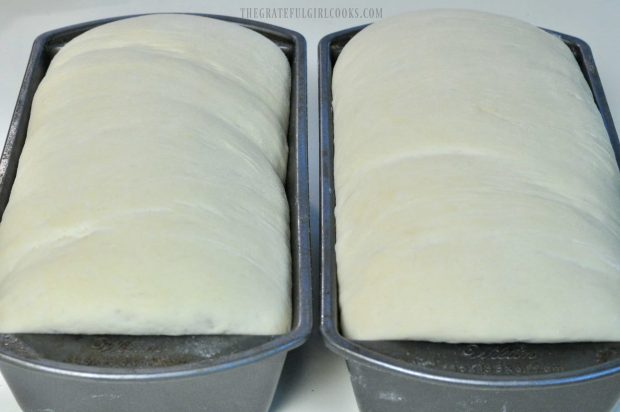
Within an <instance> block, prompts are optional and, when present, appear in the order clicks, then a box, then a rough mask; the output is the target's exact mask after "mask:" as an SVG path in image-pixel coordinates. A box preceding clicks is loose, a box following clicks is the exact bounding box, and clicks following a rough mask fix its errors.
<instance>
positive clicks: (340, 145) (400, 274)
mask: <svg viewBox="0 0 620 412" xmlns="http://www.w3.org/2000/svg"><path fill="white" fill-rule="evenodd" d="M332 86H333V96H334V101H333V107H334V126H335V159H334V161H335V184H336V222H337V245H336V253H337V264H338V282H339V292H340V293H339V299H340V310H341V319H342V326H343V329H344V333H345V334H346V335H347V336H348V337H350V338H354V339H411V340H431V341H446V342H480V343H483V342H506V341H530V342H560V341H606V340H620V173H619V172H618V166H617V164H616V160H615V157H614V153H613V150H612V147H611V144H610V142H609V137H608V135H607V133H606V131H605V128H604V126H603V122H602V120H601V116H600V113H599V112H598V110H597V107H596V105H595V104H594V101H593V98H592V94H591V92H590V90H589V88H588V85H587V83H586V81H585V80H584V77H583V75H582V73H581V71H580V69H579V67H578V65H577V63H576V61H575V59H574V58H573V55H572V54H571V52H570V50H569V49H568V48H567V47H566V46H565V45H564V44H563V42H562V41H560V40H559V39H558V38H556V37H554V36H552V35H550V34H547V33H545V32H543V31H542V30H540V29H538V28H536V27H534V26H532V25H530V24H527V23H524V22H521V21H518V20H515V19H512V18H507V17H501V16H495V15H490V14H485V13H478V12H472V11H453V10H436V11H426V12H419V13H412V14H406V15H401V16H398V17H394V18H390V19H386V20H384V21H381V22H379V23H376V24H373V25H371V26H370V27H368V28H367V29H365V30H363V31H362V32H361V33H359V34H358V35H356V36H355V37H354V38H353V39H352V40H351V41H350V42H349V43H348V44H347V45H346V47H345V48H344V50H343V52H342V54H341V55H340V57H339V58H338V60H337V63H336V67H335V69H334V76H333V84H332Z"/></svg>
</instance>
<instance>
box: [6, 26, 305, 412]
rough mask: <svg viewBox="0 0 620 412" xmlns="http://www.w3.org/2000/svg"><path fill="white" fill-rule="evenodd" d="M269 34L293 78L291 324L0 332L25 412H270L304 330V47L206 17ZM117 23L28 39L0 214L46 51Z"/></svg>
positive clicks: (290, 37) (271, 29) (10, 378)
mask: <svg viewBox="0 0 620 412" xmlns="http://www.w3.org/2000/svg"><path fill="white" fill-rule="evenodd" d="M200 16H205V17H211V18H215V19H219V20H226V21H230V22H234V23H238V24H240V25H242V26H245V27H247V28H249V29H251V30H254V31H256V32H258V33H261V34H262V35H264V36H266V37H268V38H269V39H270V40H272V41H273V42H274V43H276V44H277V45H278V46H279V47H280V48H281V50H282V51H283V52H284V53H285V54H286V56H287V58H288V60H289V62H290V65H291V73H292V85H291V86H292V87H291V111H290V112H291V114H290V123H289V131H288V145H289V158H288V175H287V180H286V194H287V196H288V200H289V206H290V224H291V227H290V232H291V245H290V246H291V254H292V285H293V286H292V296H291V297H292V302H293V322H292V326H291V331H290V332H289V333H287V334H284V335H275V336H245V335H234V336H233V335H217V336H216V335H213V336H208V335H200V336H198V335H196V336H117V335H99V336H93V335H47V334H11V335H6V334H5V335H0V369H1V370H2V374H3V375H4V377H5V379H6V381H7V383H8V384H9V386H10V388H11V390H12V391H13V394H14V395H15V398H16V399H17V402H18V403H19V405H20V406H21V407H22V409H23V410H24V411H48V412H53V411H56V412H111V411H114V412H154V411H155V412H171V411H244V412H246V411H256V412H259V411H260V412H265V411H267V410H268V408H269V406H270V404H271V400H272V398H273V395H274V392H275V389H276V386H277V382H278V379H279V376H280V372H281V369H282V366H283V364H284V359H285V357H286V353H287V352H288V351H289V350H291V349H293V348H295V347H297V346H299V345H301V344H302V343H303V342H304V341H305V340H306V339H307V337H308V335H309V333H310V330H311V326H312V312H311V281H310V238H309V199H308V162H307V106H306V44H305V40H304V38H303V36H301V35H300V34H298V33H296V32H293V31H290V30H285V29H282V28H279V27H275V26H272V25H268V24H264V23H259V22H254V21H250V20H244V19H238V18H231V17H224V16H212V15H206V14H200ZM127 17H133V16H124V17H116V18H110V19H105V20H98V21H94V22H89V23H84V24H78V25H75V26H70V27H66V28H62V29H59V30H54V31H51V32H47V33H44V34H42V35H41V36H39V37H38V38H37V39H36V40H35V42H34V46H33V49H32V53H31V55H30V60H29V62H28V66H27V69H26V74H25V77H24V81H23V84H22V87H21V90H20V91H19V96H18V101H17V105H16V108H15V112H14V115H13V119H12V121H11V124H10V128H9V133H8V137H7V140H6V144H5V146H4V152H3V153H2V158H1V160H0V213H3V212H4V209H5V207H6V204H7V202H8V199H9V195H10V191H11V186H12V185H13V181H14V180H15V174H16V170H17V167H18V162H19V156H20V153H21V151H22V148H23V146H24V141H25V139H26V129H27V126H28V119H29V116H30V106H31V103H32V98H33V95H34V93H35V90H36V89H37V86H38V85H39V83H40V82H41V79H42V78H43V76H44V75H45V72H46V70H47V67H48V65H49V63H50V61H51V59H52V57H53V56H54V54H55V53H56V52H57V51H58V50H59V49H60V48H62V47H63V45H64V44H66V43H67V42H68V41H69V40H71V39H73V38H74V37H76V36H78V35H79V34H81V33H83V32H85V31H87V30H89V29H91V28H93V27H97V26H100V25H102V24H105V23H109V22H111V21H115V20H119V19H124V18H127Z"/></svg>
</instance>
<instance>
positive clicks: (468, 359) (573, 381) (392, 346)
mask: <svg viewBox="0 0 620 412" xmlns="http://www.w3.org/2000/svg"><path fill="white" fill-rule="evenodd" d="M364 27H365V26H360V27H355V28H352V29H348V30H344V31H339V32H336V33H333V34H330V35H328V36H325V37H324V38H323V39H322V40H321V42H320V43H319V99H320V107H319V115H320V147H321V177H320V185H321V190H320V193H321V266H322V267H321V271H322V291H321V292H322V295H321V301H322V302H321V303H322V304H321V331H322V334H323V338H324V340H325V343H326V345H327V346H328V347H329V348H330V349H331V350H333V351H334V352H336V353H337V354H339V355H341V356H342V357H344V358H345V359H346V362H347V366H348V368H349V372H350V376H351V383H352V384H353V390H354V392H355V397H356V399H357V404H358V406H359V409H360V410H361V411H363V412H371V411H372V412H397V411H399V412H400V411H416V412H418V411H419V412H542V411H545V412H550V411H558V412H603V411H604V412H608V411H611V410H612V409H613V407H614V405H615V403H616V401H617V399H618V397H619V395H620V373H618V372H620V343H563V344H524V343H514V344H502V345H489V344H485V345H467V344H443V343H431V342H421V341H356V340H351V339H347V338H346V337H344V336H343V335H342V334H341V333H340V330H339V319H338V283H337V278H336V254H335V249H334V246H335V242H336V226H335V218H334V205H335V203H336V193H335V190H334V168H333V166H334V146H333V137H334V128H333V118H332V106H331V101H332V94H331V80H332V69H333V67H334V63H335V62H336V60H337V59H338V56H339V54H340V52H341V51H342V48H343V47H344V46H345V45H346V44H347V42H348V41H349V40H350V39H351V38H352V37H353V36H355V34H357V33H358V32H359V31H360V30H361V29H363V28H364ZM547 31H548V32H549V33H551V34H552V35H555V36H557V37H559V38H560V39H561V40H562V41H564V43H565V44H566V45H567V46H568V47H569V48H570V50H571V51H572V52H573V55H574V56H575V59H576V60H577V62H578V63H579V66H580V67H581V71H582V72H583V75H584V76H585V78H586V80H587V81H588V84H589V85H590V88H591V89H592V94H593V95H594V99H595V101H596V104H597V106H598V108H599V110H600V112H601V115H602V117H603V120H604V122H605V126H606V128H607V132H608V134H609V138H610V140H611V144H612V146H613V149H614V152H615V155H616V160H617V161H618V160H620V150H619V144H618V135H617V133H616V131H615V129H614V125H613V121H612V118H611V115H610V113H609V108H608V106H607V102H606V100H605V95H604V93H603V88H602V86H601V81H600V79H599V76H598V73H597V70H596V66H595V65H594V60H593V58H592V53H591V51H590V48H589V47H588V45H587V44H586V43H585V42H584V41H582V40H580V39H577V38H575V37H572V36H567V35H565V34H562V33H557V32H553V31H550V30H547ZM619 164H620V162H619ZM619 299H620V297H619Z"/></svg>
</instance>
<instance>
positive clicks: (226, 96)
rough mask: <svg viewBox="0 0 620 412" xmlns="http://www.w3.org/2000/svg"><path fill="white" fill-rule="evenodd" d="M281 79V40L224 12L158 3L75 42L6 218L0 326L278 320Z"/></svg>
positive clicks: (33, 134) (26, 153) (258, 326)
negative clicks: (163, 7) (173, 10)
mask: <svg viewBox="0 0 620 412" xmlns="http://www.w3.org/2000/svg"><path fill="white" fill-rule="evenodd" d="M289 93H290V68H289V64H288V62H287V59H286V57H285V56H284V54H283V53H282V52H281V51H280V50H279V48H278V47H277V46H276V45H275V44H274V43H272V42H271V41H270V40H268V39H267V38H265V37H263V36H262V35H260V34H258V33H256V32H253V31H251V30H249V29H246V28H243V27H241V26H239V25H236V24H233V23H228V22H222V21H219V20H214V19H208V18H204V17H197V16H189V15H152V16H146V17H138V18H133V19H127V20H122V21H117V22H114V23H110V24H106V25H104V26H100V27H98V28H95V29H92V30H90V31H88V32H86V33H84V34H82V35H80V36H78V37H77V38H75V39H74V40H72V41H71V42H69V43H68V44H67V45H66V46H65V47H64V48H63V49H62V50H61V51H60V52H59V53H58V55H57V56H56V57H54V59H53V61H52V63H51V66H50V68H49V71H48V72H47V75H46V76H45V78H44V80H43V82H42V83H41V85H40V86H39V88H38V90H37V93H36V96H35V99H34V103H33V107H32V115H31V118H30V124H29V128H28V137H27V139H26V145H25V147H24V150H23V153H22V155H21V158H20V162H19V168H18V173H17V178H16V181H15V184H14V186H13V189H12V192H11V197H10V201H9V204H8V207H7V209H6V212H5V213H4V217H3V220H2V223H1V224H0V331H1V332H4V333H7V332H45V333H80V334H94V333H96V334H100V333H101V334H132V335H135V334H146V335H151V334H165V335H178V334H220V333H221V334H277V333H284V332H286V331H288V329H289V327H290V321H291V303H290V251H289V215H288V203H287V199H286V194H285V192H284V186H283V179H284V176H285V173H286V163H287V152H288V150H287V144H286V131H287V129H288V114H289V99H290V97H289Z"/></svg>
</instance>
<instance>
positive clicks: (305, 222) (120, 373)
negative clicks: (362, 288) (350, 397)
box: [0, 12, 313, 381]
mask: <svg viewBox="0 0 620 412" xmlns="http://www.w3.org/2000/svg"><path fill="white" fill-rule="evenodd" d="M159 14H181V15H192V16H199V17H206V18H212V19H216V20H221V21H227V22H232V23H237V24H239V25H241V26H243V27H245V28H248V29H250V30H253V31H255V32H258V33H259V34H262V35H264V36H265V37H267V36H266V35H272V36H274V37H279V38H281V39H283V40H285V41H286V42H287V43H290V44H291V46H292V52H291V54H292V57H290V58H289V62H290V67H291V74H292V79H291V80H292V82H291V105H290V107H291V109H292V108H293V107H295V108H296V110H295V111H293V110H291V113H290V115H289V130H290V128H291V127H294V137H295V143H296V149H297V150H296V151H295V152H294V153H289V158H290V156H294V157H295V159H296V162H297V168H296V169H295V171H294V180H295V184H294V186H293V187H294V194H293V198H291V199H289V202H288V204H289V209H291V210H296V213H297V215H298V217H297V219H296V226H295V229H296V230H295V231H293V230H291V234H290V236H291V240H292V239H293V238H296V240H297V248H296V249H293V248H291V256H292V257H296V261H297V262H296V264H295V266H294V267H296V269H297V272H298V273H297V276H295V277H293V275H292V271H291V277H292V279H293V280H294V282H293V286H292V287H291V303H292V306H293V308H294V310H293V318H292V322H291V328H290V330H289V331H288V332H287V333H284V334H278V335H262V336H271V337H272V338H271V339H269V340H268V341H266V342H264V343H261V344H259V345H257V346H254V347H250V348H248V349H246V350H243V351H240V352H236V353H233V354H230V355H227V356H223V357H222V358H221V359H218V360H215V361H214V360H205V361H197V362H189V363H184V364H180V365H174V366H167V367H154V368H144V369H141V368H121V367H98V366H86V365H78V364H72V363H68V362H59V361H53V360H48V359H30V358H28V357H24V356H21V355H18V354H16V353H9V352H8V351H7V350H6V348H5V347H2V346H0V361H1V362H3V363H6V364H8V365H13V366H18V367H21V368H26V369H29V370H33V371H39V372H46V373H50V374H54V375H57V376H65V377H71V378H86V379H93V380H106V381H112V380H113V381H153V380H171V379H180V378H191V377H196V376H202V375H207V374H211V373H217V372H221V371H226V370H229V369H233V368H237V367H242V366H246V365H250V364H253V363H257V362H260V361H262V360H265V359H267V358H271V357H275V356H277V355H279V354H285V353H286V352H288V351H290V350H292V349H294V348H296V347H299V346H301V345H302V344H303V343H305V342H306V341H307V340H308V338H309V337H310V334H311V331H312V320H313V319H312V300H311V299H312V289H311V285H312V280H311V255H310V205H309V187H308V186H309V171H308V155H307V146H308V126H307V121H308V119H307V90H306V89H307V64H306V61H307V55H306V40H305V38H304V36H303V35H302V34H300V33H299V32H296V31H293V30H290V29H286V28H283V27H280V26H275V25H272V24H268V23H263V22H260V21H256V20H250V19H243V18H239V17H232V16H226V15H219V14H209V13H192V12H157V13H139V14H131V15H122V16H115V17H107V18H102V19H96V20H91V21H86V22H81V23H77V24H72V25H68V26H64V27H60V28H57V29H53V30H49V31H46V32H44V33H42V34H40V35H38V36H37V37H36V39H35V40H34V42H33V46H32V49H31V54H30V57H29V59H28V63H27V67H26V74H25V76H24V80H23V82H22V85H21V87H20V89H19V92H18V98H17V104H16V106H15V110H14V113H13V116H12V118H11V121H10V123H9V129H8V130H9V131H8V135H7V139H6V142H5V150H3V152H2V160H1V161H0V186H2V185H3V184H4V174H5V170H6V162H7V159H6V158H5V157H6V156H7V155H8V152H7V151H6V148H8V146H9V145H12V143H13V142H14V139H15V132H16V130H15V129H16V125H17V124H18V123H19V122H21V121H22V116H23V113H22V112H23V108H22V107H21V104H22V95H23V94H24V92H25V90H26V88H27V86H28V85H29V81H30V74H31V71H32V67H33V65H34V64H35V63H36V58H37V56H39V55H40V53H42V52H43V50H44V49H45V47H46V45H47V42H48V41H49V40H50V39H51V38H53V37H54V36H58V35H62V34H64V33H70V32H73V31H86V30H90V29H92V28H94V27H97V26H100V25H103V24H106V23H110V22H114V21H117V20H124V19H128V18H133V17H139V16H147V15H159ZM267 38H268V39H269V40H271V41H272V42H273V39H270V38H269V37H267ZM274 43H275V42H274ZM289 133H290V132H289ZM289 146H290V145H289ZM289 148H290V147H289ZM284 185H285V183H284ZM291 229H293V225H291ZM293 261H295V259H293ZM1 335H3V336H19V335H20V334H1ZM189 336H191V335H189ZM245 336H251V335H245ZM255 336H261V335H255ZM0 366H1V365H0Z"/></svg>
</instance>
